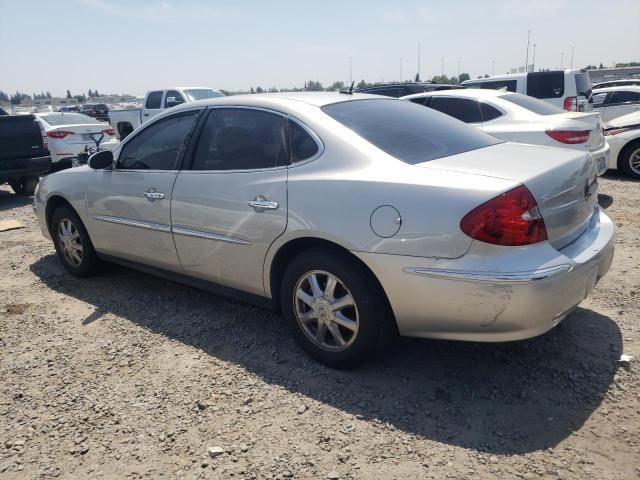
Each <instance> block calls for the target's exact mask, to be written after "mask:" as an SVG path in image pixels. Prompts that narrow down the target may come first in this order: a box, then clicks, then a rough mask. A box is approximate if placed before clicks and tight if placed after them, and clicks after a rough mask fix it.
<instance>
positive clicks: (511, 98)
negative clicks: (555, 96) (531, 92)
mask: <svg viewBox="0 0 640 480" xmlns="http://www.w3.org/2000/svg"><path fill="white" fill-rule="evenodd" d="M499 98H500V99H502V100H506V101H507V102H511V103H513V104H515V105H518V106H519V107H522V108H526V109H527V110H529V111H531V112H533V113H537V114H538V115H557V114H559V113H564V112H565V111H564V110H562V109H561V108H560V107H556V106H555V105H552V104H550V103H548V102H545V101H544V100H538V99H537V98H533V97H528V96H527V95H522V94H521V93H512V94H510V95H501V96H500V97H499Z"/></svg>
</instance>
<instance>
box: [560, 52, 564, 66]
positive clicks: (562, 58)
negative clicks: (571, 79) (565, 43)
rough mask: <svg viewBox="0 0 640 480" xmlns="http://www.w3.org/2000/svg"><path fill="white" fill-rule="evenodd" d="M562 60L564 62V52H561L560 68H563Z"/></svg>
mask: <svg viewBox="0 0 640 480" xmlns="http://www.w3.org/2000/svg"><path fill="white" fill-rule="evenodd" d="M562 62H564V52H560V70H562Z"/></svg>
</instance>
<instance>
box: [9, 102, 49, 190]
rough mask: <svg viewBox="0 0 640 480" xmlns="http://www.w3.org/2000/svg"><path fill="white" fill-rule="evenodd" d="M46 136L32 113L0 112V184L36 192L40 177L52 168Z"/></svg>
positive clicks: (14, 188)
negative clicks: (2, 113)
mask: <svg viewBox="0 0 640 480" xmlns="http://www.w3.org/2000/svg"><path fill="white" fill-rule="evenodd" d="M46 138H47V137H45V136H44V132H43V130H42V128H41V126H40V124H39V123H38V122H37V121H36V118H35V117H34V116H33V115H1V114H0V184H2V183H8V184H9V185H10V186H11V188H12V189H13V191H14V192H15V193H17V194H18V195H33V192H35V189H36V186H37V185H38V180H39V176H40V175H42V174H44V173H47V172H49V171H50V170H51V157H50V156H49V150H47V145H46V144H45V139H46Z"/></svg>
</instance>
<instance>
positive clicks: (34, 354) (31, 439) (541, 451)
mask: <svg viewBox="0 0 640 480" xmlns="http://www.w3.org/2000/svg"><path fill="white" fill-rule="evenodd" d="M600 192H601V198H600V200H601V204H603V206H606V207H607V211H608V212H609V214H610V215H611V216H612V217H613V218H614V220H615V222H616V224H617V226H618V231H617V240H616V248H617V251H616V257H615V260H614V264H613V267H612V270H611V271H610V273H609V275H608V276H607V277H606V278H604V279H603V281H602V282H601V283H600V284H599V286H598V288H597V290H596V291H595V292H594V295H593V297H592V298H590V299H588V300H587V301H585V302H584V303H583V304H582V305H581V308H579V309H578V310H577V311H576V312H575V313H573V314H572V315H571V316H570V317H569V318H567V319H566V320H565V321H564V322H563V323H562V324H561V325H560V326H559V327H557V328H556V329H555V330H553V331H551V332H550V333H548V334H546V335H543V336H542V337H540V338H536V339H533V340H530V341H526V342H519V343H512V344H500V345H487V344H464V343H453V342H443V341H428V340H413V339H402V340H400V341H399V342H398V343H397V344H395V346H394V347H393V348H392V350H391V351H390V352H389V353H388V355H386V356H385V357H383V358H381V359H379V360H376V361H374V362H372V363H370V364H368V365H367V366H365V367H364V368H361V369H359V370H356V371H352V372H337V371H332V370H329V369H327V368H324V367H322V366H320V365H318V364H316V363H314V362H313V361H311V360H309V359H308V358H307V356H306V355H305V354H303V353H302V352H301V351H300V350H299V349H298V347H297V346H296V345H295V344H294V342H293V340H292V339H291V338H290V337H289V335H288V334H287V332H286V330H285V328H284V326H283V325H282V324H281V323H280V322H279V320H278V317H277V316H276V315H275V314H273V313H271V312H269V311H266V310H261V309H258V308H255V307H251V306H247V305H244V304H240V303H236V302H233V301H230V300H226V299H223V298H220V297H216V296H213V295H211V294H208V293H204V292H201V291H198V290H194V289H191V288H187V287H183V286H180V285H176V284H172V283H169V282H166V281H162V280H158V279H156V278H153V277H150V276H147V275H144V274H141V273H137V272H134V271H131V270H128V269H125V268H121V267H115V266H111V267H108V268H107V269H106V271H105V272H104V273H103V274H102V275H100V276H98V277H94V278H91V279H87V280H78V279H75V278H72V277H70V276H69V275H68V274H67V273H66V272H65V271H64V270H63V268H62V267H61V266H60V264H59V263H58V261H57V259H56V257H55V254H54V249H53V246H52V244H51V243H50V242H49V241H47V240H45V239H44V238H43V237H42V236H41V235H40V232H39V230H38V228H37V225H36V222H35V220H34V218H33V215H32V211H31V206H30V200H29V199H23V198H20V197H16V196H14V195H12V194H10V193H9V190H8V189H7V188H6V187H0V219H3V220H4V219H17V220H20V221H22V222H24V223H25V224H26V228H23V229H20V230H12V231H8V232H2V233H0V266H1V268H2V272H1V275H0V349H1V350H0V380H1V382H0V478H3V479H17V478H28V479H31V478H50V477H60V478H82V479H85V478H97V479H101V478H143V477H144V478H157V477H165V478H220V479H228V478H231V479H241V478H249V479H254V478H259V479H263V478H271V479H273V478H280V479H287V478H298V479H299V478H310V479H311V478H313V479H316V478H319V479H323V478H329V479H336V478H340V479H370V478H382V479H387V478H389V479H391V478H395V479H414V478H420V479H422V478H434V479H443V478H452V479H462V478H465V479H466V478H482V479H484V478H500V479H509V478H513V479H516V478H523V479H538V478H545V479H546V478H552V479H556V478H558V479H584V478H587V479H588V478H591V479H631V478H640V388H639V387H640V381H639V379H640V374H639V373H640V365H639V364H638V363H637V362H638V360H640V329H639V327H638V319H639V313H640V220H639V219H640V183H637V182H632V181H628V180H626V179H624V178H622V177H620V176H617V175H608V176H607V177H605V178H604V179H603V180H602V181H601V188H600ZM623 352H624V353H626V354H630V355H633V356H635V357H636V359H637V360H636V361H635V362H632V363H631V365H630V368H629V369H627V368H625V367H624V366H623V365H620V364H619V363H618V359H619V357H620V355H621V353H623ZM212 447H219V448H220V449H222V451H223V453H222V454H221V455H219V456H216V457H215V458H212V457H211V456H210V455H209V454H208V450H209V449H210V448H212Z"/></svg>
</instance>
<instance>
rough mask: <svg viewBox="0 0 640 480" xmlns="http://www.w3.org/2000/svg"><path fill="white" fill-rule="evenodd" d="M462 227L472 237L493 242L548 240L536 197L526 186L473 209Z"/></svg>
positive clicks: (512, 243) (512, 242) (463, 221)
mask: <svg viewBox="0 0 640 480" xmlns="http://www.w3.org/2000/svg"><path fill="white" fill-rule="evenodd" d="M460 228H461V229H462V231H463V232H464V233H466V234H467V235H469V236H470V237H471V238H474V239H476V240H480V241H481V242H486V243H491V244H493V245H509V246H518V245H531V244H533V243H538V242H542V241H544V240H546V239H547V229H546V227H545V225H544V220H543V219H542V215H541V214H540V210H539V209H538V204H537V202H536V199H535V198H533V195H531V192H529V190H528V189H527V187H525V186H524V185H521V186H519V187H516V188H514V189H513V190H510V191H508V192H506V193H503V194H502V195H499V196H497V197H496V198H493V199H491V200H489V201H488V202H486V203H483V204H482V205H480V206H479V207H477V208H475V209H473V210H471V211H470V212H469V213H467V214H466V215H465V216H464V218H463V219H462V221H461V222H460Z"/></svg>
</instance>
